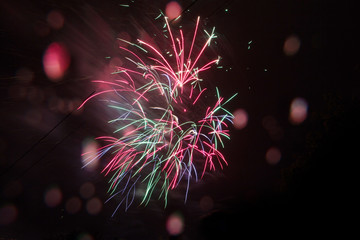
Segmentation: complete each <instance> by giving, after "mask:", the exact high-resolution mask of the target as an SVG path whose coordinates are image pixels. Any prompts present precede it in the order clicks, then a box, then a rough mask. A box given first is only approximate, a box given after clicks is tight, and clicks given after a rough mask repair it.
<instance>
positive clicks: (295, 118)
mask: <svg viewBox="0 0 360 240" xmlns="http://www.w3.org/2000/svg"><path fill="white" fill-rule="evenodd" d="M307 110H308V103H307V102H306V100H305V99H303V98H295V99H294V100H293V101H292V102H291V105H290V115H289V120H290V122H291V123H292V124H294V125H298V124H300V123H302V122H303V121H304V120H305V119H306V117H307Z"/></svg>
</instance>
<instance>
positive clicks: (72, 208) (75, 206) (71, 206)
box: [65, 197, 82, 214]
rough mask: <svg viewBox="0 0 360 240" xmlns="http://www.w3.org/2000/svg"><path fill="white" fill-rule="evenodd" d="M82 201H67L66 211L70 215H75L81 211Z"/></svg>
mask: <svg viewBox="0 0 360 240" xmlns="http://www.w3.org/2000/svg"><path fill="white" fill-rule="evenodd" d="M81 205H82V203H81V200H80V198H78V197H72V198H70V199H69V200H67V201H66V205H65V209H66V211H67V212H68V213H69V214H75V213H77V212H79V211H80V209H81Z"/></svg>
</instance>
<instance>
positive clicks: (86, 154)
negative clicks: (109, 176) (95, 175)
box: [81, 139, 99, 171]
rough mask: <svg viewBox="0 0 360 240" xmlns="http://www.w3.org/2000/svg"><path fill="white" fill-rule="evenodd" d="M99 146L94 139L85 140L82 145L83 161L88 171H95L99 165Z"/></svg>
mask: <svg viewBox="0 0 360 240" xmlns="http://www.w3.org/2000/svg"><path fill="white" fill-rule="evenodd" d="M98 148H99V145H98V144H97V142H96V141H94V140H92V139H85V140H84V141H83V144H82V154H81V161H82V165H83V167H84V168H85V169H86V170H89V171H93V170H95V169H96V168H97V167H98V165H99V158H98V157H97V149H98Z"/></svg>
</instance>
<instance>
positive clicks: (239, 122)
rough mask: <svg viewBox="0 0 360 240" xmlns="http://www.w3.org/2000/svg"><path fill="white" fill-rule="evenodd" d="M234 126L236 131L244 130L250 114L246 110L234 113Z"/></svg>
mask: <svg viewBox="0 0 360 240" xmlns="http://www.w3.org/2000/svg"><path fill="white" fill-rule="evenodd" d="M233 115H234V119H233V124H234V127H235V128H236V129H243V128H245V127H246V125H247V123H248V114H247V112H246V111H245V110H244V109H237V110H235V112H234V113H233Z"/></svg>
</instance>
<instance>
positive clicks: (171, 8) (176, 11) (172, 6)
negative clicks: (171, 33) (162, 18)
mask: <svg viewBox="0 0 360 240" xmlns="http://www.w3.org/2000/svg"><path fill="white" fill-rule="evenodd" d="M181 11H182V8H181V6H180V4H179V3H178V2H176V1H171V2H169V3H168V4H167V5H166V8H165V15H166V16H167V17H168V18H169V20H173V19H175V18H177V17H179V16H180V14H181Z"/></svg>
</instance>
